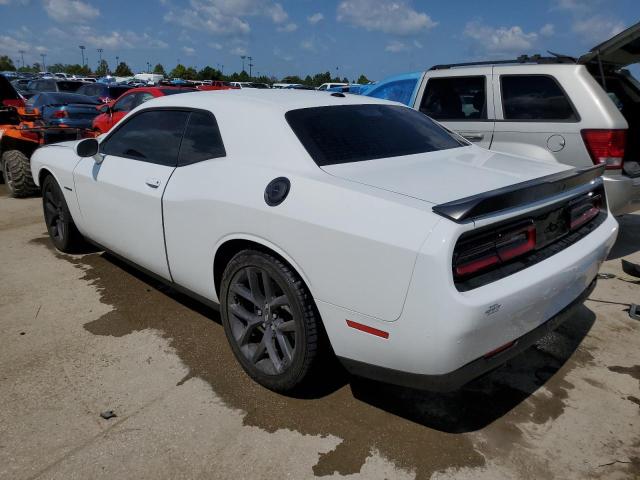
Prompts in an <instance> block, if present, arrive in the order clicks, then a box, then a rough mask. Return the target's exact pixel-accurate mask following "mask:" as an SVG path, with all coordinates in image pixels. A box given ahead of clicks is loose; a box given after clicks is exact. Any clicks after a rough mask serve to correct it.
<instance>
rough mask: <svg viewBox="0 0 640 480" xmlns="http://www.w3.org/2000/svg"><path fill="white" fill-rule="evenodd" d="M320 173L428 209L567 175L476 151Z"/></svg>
mask: <svg viewBox="0 0 640 480" xmlns="http://www.w3.org/2000/svg"><path fill="white" fill-rule="evenodd" d="M322 168H323V170H325V171H326V172H327V173H329V174H331V175H334V176H337V177H340V178H344V179H347V180H350V181H353V182H357V183H361V184H365V185H369V186H372V187H377V188H380V189H383V190H387V191H391V192H395V193H399V194H401V195H406V196H409V197H413V198H417V199H419V200H423V201H426V202H430V203H433V204H440V203H446V202H450V201H453V200H458V199H460V198H464V197H469V196H472V195H477V194H480V193H484V192H487V191H490V190H496V189H499V188H503V187H507V186H510V185H513V184H516V183H521V182H525V181H527V180H532V179H535V178H539V177H543V176H546V175H552V174H554V173H558V172H562V171H565V170H570V169H571V167H569V166H567V165H562V164H559V163H549V162H543V161H539V160H533V159H528V158H524V157H516V156H513V155H508V154H504V153H499V152H492V151H489V150H485V149H483V148H479V147H476V146H469V147H462V148H455V149H449V150H441V151H438V152H429V153H423V154H417V155H408V156H404V157H392V158H383V159H377V160H369V161H366V162H356V163H345V164H339V165H327V166H324V167H322Z"/></svg>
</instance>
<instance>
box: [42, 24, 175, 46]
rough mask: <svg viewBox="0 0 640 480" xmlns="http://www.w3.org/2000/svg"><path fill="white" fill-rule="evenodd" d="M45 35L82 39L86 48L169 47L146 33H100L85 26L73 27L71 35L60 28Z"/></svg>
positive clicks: (48, 31)
mask: <svg viewBox="0 0 640 480" xmlns="http://www.w3.org/2000/svg"><path fill="white" fill-rule="evenodd" d="M46 33H47V35H49V36H51V37H53V38H56V39H58V40H63V41H64V40H65V39H69V38H70V37H72V36H73V35H75V36H77V37H78V38H82V39H83V43H84V44H86V45H87V46H91V47H96V48H107V49H116V48H126V49H132V48H167V47H168V46H169V45H168V44H167V43H166V42H164V41H162V40H159V39H157V38H154V37H152V36H151V35H149V34H148V33H142V34H139V33H136V32H132V31H130V30H127V31H124V32H121V31H118V30H113V31H111V32H105V33H100V32H99V31H96V29H94V28H92V27H88V26H86V25H83V26H77V27H73V34H72V33H71V32H65V31H63V30H61V29H60V28H57V27H53V28H50V29H49V30H47V32H46Z"/></svg>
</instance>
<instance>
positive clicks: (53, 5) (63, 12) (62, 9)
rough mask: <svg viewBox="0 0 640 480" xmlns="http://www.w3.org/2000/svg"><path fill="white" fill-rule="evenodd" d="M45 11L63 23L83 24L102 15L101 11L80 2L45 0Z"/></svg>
mask: <svg viewBox="0 0 640 480" xmlns="http://www.w3.org/2000/svg"><path fill="white" fill-rule="evenodd" d="M44 9H45V11H46V12H47V15H49V17H51V18H52V19H53V20H55V21H56V22H61V23H82V22H86V21H88V20H93V19H94V18H96V17H98V16H99V15H100V10H98V9H97V8H96V7H94V6H92V5H89V4H88V3H85V2H81V1H80V0H44Z"/></svg>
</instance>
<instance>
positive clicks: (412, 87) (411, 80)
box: [350, 72, 424, 105]
mask: <svg viewBox="0 0 640 480" xmlns="http://www.w3.org/2000/svg"><path fill="white" fill-rule="evenodd" d="M423 74H424V72H412V73H403V74H401V75H395V76H393V77H388V78H385V79H384V80H381V81H379V82H377V83H374V84H372V85H363V86H362V87H363V88H360V91H355V90H354V89H352V90H351V91H350V93H359V94H360V95H366V96H367V97H375V98H382V99H384V100H392V101H394V102H400V103H404V104H405V105H413V102H414V100H415V99H416V95H417V94H418V89H419V88H420V79H421V78H422V75H423Z"/></svg>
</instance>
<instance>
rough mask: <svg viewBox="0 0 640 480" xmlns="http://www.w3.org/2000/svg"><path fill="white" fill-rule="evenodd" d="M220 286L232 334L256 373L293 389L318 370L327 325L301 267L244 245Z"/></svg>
mask: <svg viewBox="0 0 640 480" xmlns="http://www.w3.org/2000/svg"><path fill="white" fill-rule="evenodd" d="M220 290H221V291H220V299H221V309H220V310H221V314H222V324H223V326H224V331H225V334H226V336H227V340H228V341H229V344H230V345H231V349H232V351H233V353H234V355H235V357H236V359H237V360H238V362H239V363H240V365H241V366H242V368H243V369H244V370H245V372H247V374H248V375H249V376H250V377H251V378H253V379H254V380H255V381H256V382H258V383H259V384H260V385H262V386H264V387H266V388H268V389H270V390H274V391H276V392H281V393H293V392H295V391H297V390H298V389H299V388H300V387H301V386H302V385H303V384H307V383H308V382H309V381H310V380H311V379H312V378H314V377H315V376H316V375H315V373H316V372H317V371H318V368H316V364H318V363H319V360H320V358H321V356H322V355H320V354H321V353H322V352H323V351H324V350H325V348H324V343H325V342H323V341H322V335H323V331H322V325H321V321H320V316H319V314H318V313H317V309H316V306H315V303H314V302H313V299H312V297H311V294H310V293H309V291H308V290H307V288H306V286H305V285H304V282H303V281H302V279H301V278H300V277H299V276H298V275H297V274H296V272H294V271H293V270H292V269H291V268H290V267H289V266H288V265H285V264H284V263H283V262H282V261H281V260H279V259H278V258H275V257H274V256H272V255H269V254H268V253H263V252H259V251H256V250H244V251H242V252H240V253H238V254H237V255H236V256H235V257H233V259H232V260H231V261H230V262H229V264H228V265H227V267H226V268H225V271H224V274H223V277H222V285H221V289H220Z"/></svg>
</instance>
